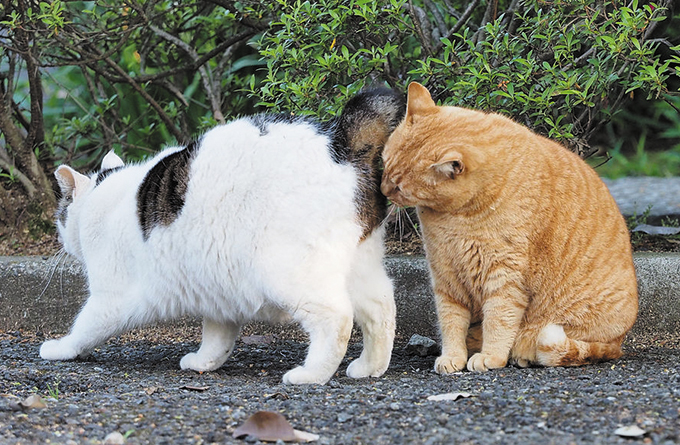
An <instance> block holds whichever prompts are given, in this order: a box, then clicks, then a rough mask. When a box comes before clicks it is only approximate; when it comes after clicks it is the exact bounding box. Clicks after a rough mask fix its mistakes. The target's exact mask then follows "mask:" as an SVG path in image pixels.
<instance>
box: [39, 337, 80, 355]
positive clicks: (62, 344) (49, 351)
mask: <svg viewBox="0 0 680 445" xmlns="http://www.w3.org/2000/svg"><path fill="white" fill-rule="evenodd" d="M40 357H41V358H43V359H45V360H73V359H74V358H76V357H78V351H77V350H76V349H75V348H74V347H73V345H70V344H68V342H66V341H64V339H60V340H47V341H46V342H45V343H43V344H42V346H40Z"/></svg>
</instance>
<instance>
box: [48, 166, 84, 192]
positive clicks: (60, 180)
mask: <svg viewBox="0 0 680 445" xmlns="http://www.w3.org/2000/svg"><path fill="white" fill-rule="evenodd" d="M54 176H55V177H56V178H57V184H59V188H60V189H61V195H62V196H71V197H73V198H75V197H76V196H77V195H78V193H82V192H83V190H85V189H86V188H87V186H88V184H89V183H90V178H88V177H87V176H85V175H82V174H80V173H78V172H77V171H75V170H73V169H72V168H71V167H69V166H68V165H60V166H59V168H57V171H55V172H54Z"/></svg>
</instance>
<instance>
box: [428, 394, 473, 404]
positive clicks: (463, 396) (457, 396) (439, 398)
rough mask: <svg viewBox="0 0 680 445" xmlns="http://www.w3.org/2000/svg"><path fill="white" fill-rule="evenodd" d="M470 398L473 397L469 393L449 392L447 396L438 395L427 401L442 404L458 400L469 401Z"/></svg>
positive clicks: (430, 397) (429, 397)
mask: <svg viewBox="0 0 680 445" xmlns="http://www.w3.org/2000/svg"><path fill="white" fill-rule="evenodd" d="M468 397H472V394H470V393H467V392H447V393H445V394H437V395H436V396H428V397H427V400H432V401H434V402H441V401H444V400H453V401H455V400H458V399H467V398H468Z"/></svg>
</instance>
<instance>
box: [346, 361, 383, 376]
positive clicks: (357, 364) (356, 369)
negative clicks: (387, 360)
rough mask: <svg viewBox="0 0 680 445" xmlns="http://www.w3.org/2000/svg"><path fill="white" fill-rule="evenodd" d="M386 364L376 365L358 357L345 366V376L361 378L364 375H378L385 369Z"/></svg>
mask: <svg viewBox="0 0 680 445" xmlns="http://www.w3.org/2000/svg"><path fill="white" fill-rule="evenodd" d="M387 366H388V365H384V366H380V367H376V366H375V365H372V364H371V363H369V361H368V360H363V359H362V358H358V359H356V360H354V361H353V362H352V363H350V364H349V366H348V367H347V376H348V377H351V378H353V379H363V378H365V377H380V376H381V375H383V374H384V373H385V371H386V370H387Z"/></svg>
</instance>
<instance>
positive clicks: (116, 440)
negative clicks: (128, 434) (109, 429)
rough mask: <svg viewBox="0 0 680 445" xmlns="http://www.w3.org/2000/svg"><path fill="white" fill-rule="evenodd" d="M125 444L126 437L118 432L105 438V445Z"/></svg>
mask: <svg viewBox="0 0 680 445" xmlns="http://www.w3.org/2000/svg"><path fill="white" fill-rule="evenodd" d="M124 443H125V437H123V435H122V434H120V433H119V432H118V431H114V432H113V433H109V434H107V436H106V437H105V438H104V445H123V444H124Z"/></svg>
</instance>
